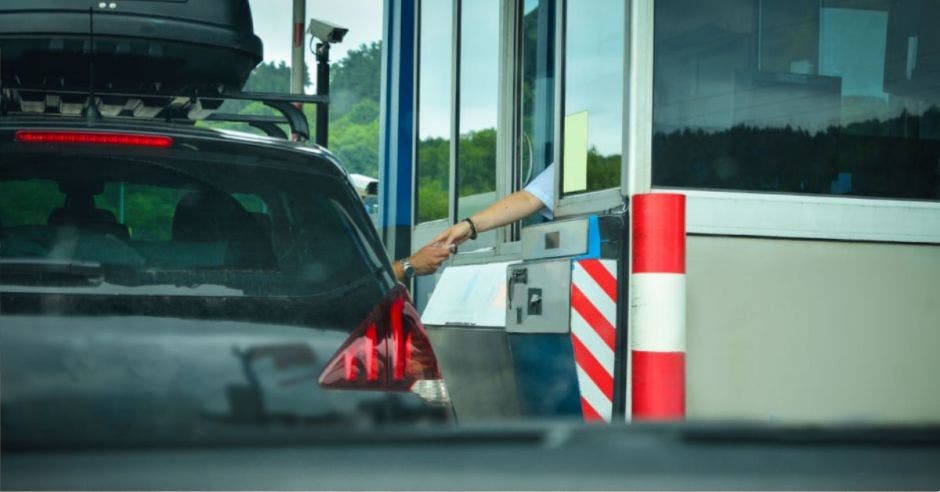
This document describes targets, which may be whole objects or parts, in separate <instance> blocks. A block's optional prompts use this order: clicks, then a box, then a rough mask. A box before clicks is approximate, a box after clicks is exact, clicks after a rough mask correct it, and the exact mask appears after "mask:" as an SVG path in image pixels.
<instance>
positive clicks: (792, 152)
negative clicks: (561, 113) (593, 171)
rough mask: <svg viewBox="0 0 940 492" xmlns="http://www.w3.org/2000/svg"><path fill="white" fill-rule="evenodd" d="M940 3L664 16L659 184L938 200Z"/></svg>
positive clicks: (657, 118)
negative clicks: (939, 24)
mask: <svg viewBox="0 0 940 492" xmlns="http://www.w3.org/2000/svg"><path fill="white" fill-rule="evenodd" d="M938 16H940V4H937V2H932V1H926V0H907V1H889V0H823V1H819V0H799V1H793V0H786V1H784V0H774V1H771V0H763V1H759V2H754V1H752V0H713V1H709V2H702V1H700V0H663V1H659V2H657V3H656V20H655V32H656V39H655V53H656V60H655V71H654V85H655V87H654V104H653V126H654V136H653V183H654V184H655V185H659V186H682V187H698V188H719V189H738V190H753V191H770V192H797V193H813V194H824V195H860V196H872V197H894V198H918V199H931V198H933V199H936V198H938V197H940V108H938V102H940V89H938V87H940V31H938V30H937V29H936V28H935V27H934V24H935V19H937V18H938Z"/></svg>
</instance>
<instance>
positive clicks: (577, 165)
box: [562, 0, 625, 194]
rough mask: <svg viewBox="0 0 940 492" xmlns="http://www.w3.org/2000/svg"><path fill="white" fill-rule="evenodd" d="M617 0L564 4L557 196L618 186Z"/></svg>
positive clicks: (620, 13) (620, 17) (620, 11)
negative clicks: (559, 186)
mask: <svg viewBox="0 0 940 492" xmlns="http://www.w3.org/2000/svg"><path fill="white" fill-rule="evenodd" d="M624 3H625V2H623V0H568V2H567V5H566V18H565V23H566V25H565V116H564V120H563V122H562V125H563V128H564V134H563V137H564V142H565V144H564V148H563V156H562V164H563V173H564V174H563V178H562V193H563V194H573V193H582V192H586V191H596V190H603V189H605V188H613V187H617V186H620V162H621V159H620V157H621V154H622V152H623V145H622V140H623V137H622V126H623V60H624V58H623V41H624V40H623V28H624Z"/></svg>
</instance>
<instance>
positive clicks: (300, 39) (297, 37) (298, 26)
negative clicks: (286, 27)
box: [290, 0, 307, 94]
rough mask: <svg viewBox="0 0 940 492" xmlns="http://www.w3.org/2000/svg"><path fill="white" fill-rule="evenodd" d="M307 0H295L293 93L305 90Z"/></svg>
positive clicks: (292, 48) (292, 52) (292, 53)
mask: <svg viewBox="0 0 940 492" xmlns="http://www.w3.org/2000/svg"><path fill="white" fill-rule="evenodd" d="M305 2H306V0H294V19H293V23H292V24H291V27H292V30H291V32H292V36H293V37H292V38H291V41H292V44H291V64H290V66H291V77H290V92H291V94H303V92H304V33H305V29H304V26H305V21H304V19H305V18H306V17H307V12H306V10H307V5H306V3H305Z"/></svg>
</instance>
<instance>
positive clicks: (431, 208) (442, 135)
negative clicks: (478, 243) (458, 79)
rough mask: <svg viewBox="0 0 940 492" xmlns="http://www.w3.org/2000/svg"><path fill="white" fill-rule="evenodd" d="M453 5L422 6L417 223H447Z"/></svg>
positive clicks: (430, 3) (426, 4) (425, 4)
mask: <svg viewBox="0 0 940 492" xmlns="http://www.w3.org/2000/svg"><path fill="white" fill-rule="evenodd" d="M452 19H453V2H423V3H422V4H421V12H420V26H421V27H420V29H421V31H420V38H419V39H420V41H419V42H420V47H419V57H420V61H419V63H420V67H421V70H420V73H419V77H420V79H419V81H418V146H417V149H418V166H417V177H418V180H417V186H418V197H417V203H416V205H415V207H416V209H417V219H418V223H421V222H427V221H429V220H436V219H446V218H447V204H448V192H449V188H450V187H449V176H450V122H451V111H450V90H451V61H452V59H453V57H452V56H451V40H452V35H453V21H452Z"/></svg>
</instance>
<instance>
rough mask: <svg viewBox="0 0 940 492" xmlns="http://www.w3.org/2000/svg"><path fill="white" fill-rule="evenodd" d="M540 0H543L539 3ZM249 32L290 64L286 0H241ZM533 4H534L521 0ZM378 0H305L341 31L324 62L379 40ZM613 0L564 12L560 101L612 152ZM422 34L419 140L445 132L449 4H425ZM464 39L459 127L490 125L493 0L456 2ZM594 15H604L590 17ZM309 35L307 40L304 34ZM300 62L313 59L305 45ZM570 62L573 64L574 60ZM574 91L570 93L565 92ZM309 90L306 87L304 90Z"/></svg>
mask: <svg viewBox="0 0 940 492" xmlns="http://www.w3.org/2000/svg"><path fill="white" fill-rule="evenodd" d="M541 1H546V0H541ZM249 2H250V4H251V7H252V13H253V16H254V24H255V32H256V33H257V34H258V36H260V37H261V39H262V41H263V42H264V59H265V61H272V60H273V61H284V62H286V63H288V64H290V48H291V16H292V12H291V8H292V1H291V0H249ZM529 3H532V4H533V5H534V3H535V2H529ZM383 4H384V2H383V0H307V19H308V21H309V18H311V17H316V18H318V19H323V20H326V21H329V22H332V23H334V24H338V25H341V26H343V27H346V28H348V29H349V33H348V34H347V35H346V38H345V40H344V41H343V43H341V44H338V45H333V47H332V48H331V53H330V59H331V61H333V62H336V61H339V60H341V59H342V58H343V57H344V56H345V55H346V52H347V51H348V50H350V49H355V48H358V47H359V46H360V45H361V44H363V43H369V42H373V41H378V40H381V39H382V22H383V19H382V9H383ZM611 5H615V6H618V7H619V8H621V9H622V2H621V1H620V0H590V1H588V2H582V4H581V6H580V7H579V9H577V10H576V11H574V12H573V14H575V15H569V29H570V30H571V31H572V32H577V33H579V35H578V36H574V39H576V40H580V41H578V42H572V43H571V46H569V53H568V55H569V60H571V61H569V67H568V68H569V78H570V79H569V83H568V87H569V94H568V97H569V99H568V103H567V104H568V106H569V109H571V110H572V111H570V112H578V111H583V110H587V111H589V113H590V122H589V125H590V126H591V128H593V130H592V131H591V136H590V138H591V140H592V142H591V143H592V144H593V145H595V146H597V147H598V150H600V151H601V152H619V147H620V131H619V128H620V121H619V118H620V116H619V115H620V112H621V109H622V105H621V102H620V101H621V99H620V94H621V86H620V84H621V79H620V74H619V73H618V72H619V70H617V69H616V67H619V66H620V65H621V63H622V61H621V60H622V56H623V55H622V46H619V45H618V43H622V36H621V35H620V34H619V30H620V29H622V21H619V20H618V19H620V18H621V17H620V16H621V15H622V13H616V14H614V15H610V14H611ZM425 8H426V9H427V10H426V13H425V16H426V20H430V19H434V21H432V22H427V23H425V25H424V27H423V32H422V38H423V41H424V45H423V46H422V60H421V68H422V77H421V84H422V94H421V96H420V97H421V104H422V107H421V128H420V129H419V132H420V134H421V136H422V137H424V138H426V137H429V136H441V137H442V136H446V135H447V134H449V132H450V84H451V80H450V65H451V56H450V48H451V46H450V42H451V40H450V36H451V27H452V26H451V22H450V20H449V19H450V16H451V15H452V12H451V9H450V2H440V1H439V0H438V1H435V2H427V3H426V4H425ZM463 14H464V25H465V29H466V30H465V34H464V43H463V49H462V50H461V51H462V53H461V57H462V66H463V73H462V74H461V94H462V98H461V99H462V101H461V118H460V128H461V132H466V131H471V130H479V129H483V128H492V127H495V125H496V117H497V113H496V101H497V95H498V94H497V91H498V73H497V67H498V60H499V43H498V39H499V0H472V1H468V2H464V12H463ZM597 19H604V20H605V21H604V22H598V21H597ZM308 40H309V39H308ZM305 60H306V63H307V65H308V66H312V65H313V64H314V63H315V60H314V57H313V55H312V54H311V53H310V52H309V49H307V50H305ZM575 60H576V61H575ZM572 89H574V90H572ZM307 90H308V91H312V90H313V88H312V87H311V88H308V89H307Z"/></svg>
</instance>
